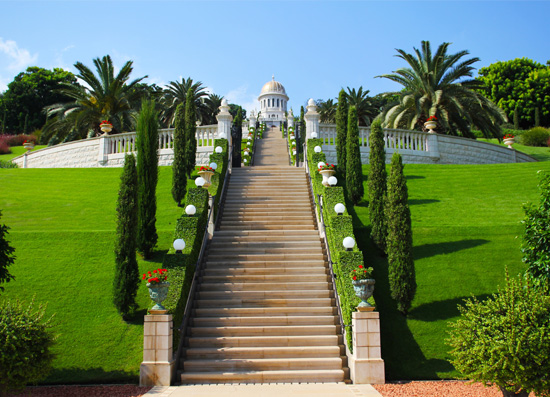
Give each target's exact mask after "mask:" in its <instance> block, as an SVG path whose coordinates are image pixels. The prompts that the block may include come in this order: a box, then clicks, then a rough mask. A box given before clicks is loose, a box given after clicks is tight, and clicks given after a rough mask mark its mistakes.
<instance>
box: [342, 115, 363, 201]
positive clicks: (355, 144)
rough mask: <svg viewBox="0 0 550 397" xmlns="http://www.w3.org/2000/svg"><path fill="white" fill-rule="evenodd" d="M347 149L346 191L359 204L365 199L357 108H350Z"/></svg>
mask: <svg viewBox="0 0 550 397" xmlns="http://www.w3.org/2000/svg"><path fill="white" fill-rule="evenodd" d="M346 141H347V145H348V146H347V148H346V154H347V159H346V167H347V169H346V189H347V191H348V197H349V199H350V200H351V201H352V202H353V204H357V203H359V201H360V200H361V198H362V197H363V193H364V189H363V170H362V168H361V152H360V151H359V121H358V120H357V111H356V109H355V106H351V107H350V108H349V115H348V136H347V140H346Z"/></svg>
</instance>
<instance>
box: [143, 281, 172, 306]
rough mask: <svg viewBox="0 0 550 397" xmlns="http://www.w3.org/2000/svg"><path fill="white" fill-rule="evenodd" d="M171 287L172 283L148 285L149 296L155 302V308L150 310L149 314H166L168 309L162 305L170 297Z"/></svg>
mask: <svg viewBox="0 0 550 397" xmlns="http://www.w3.org/2000/svg"><path fill="white" fill-rule="evenodd" d="M169 286H170V283H166V282H165V283H155V284H151V283H147V288H149V296H150V297H151V299H152V300H153V302H155V306H153V307H152V308H151V310H149V313H153V314H155V312H156V314H161V313H158V312H159V311H164V312H166V308H165V307H164V306H162V305H161V303H162V301H164V300H165V299H166V297H167V296H168V287H169Z"/></svg>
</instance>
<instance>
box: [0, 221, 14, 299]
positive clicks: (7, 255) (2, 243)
mask: <svg viewBox="0 0 550 397" xmlns="http://www.w3.org/2000/svg"><path fill="white" fill-rule="evenodd" d="M1 218H2V211H0V219H1ZM9 229H10V228H9V227H8V226H6V225H2V224H0V284H2V283H9V282H10V280H13V279H14V278H15V277H13V276H12V275H11V274H10V272H9V271H8V266H10V265H13V262H15V254H14V252H15V248H13V247H12V246H11V245H10V243H9V242H8V240H7V239H6V236H7V235H8V230H9ZM0 291H4V287H2V286H1V285H0Z"/></svg>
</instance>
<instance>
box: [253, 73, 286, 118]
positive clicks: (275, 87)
mask: <svg viewBox="0 0 550 397" xmlns="http://www.w3.org/2000/svg"><path fill="white" fill-rule="evenodd" d="M258 101H259V102H260V112H261V113H260V114H259V117H260V119H259V121H260V122H264V123H266V124H267V126H275V127H278V126H280V125H281V123H282V122H284V121H285V120H286V118H285V113H286V111H287V110H286V109H287V103H288V95H286V91H285V87H283V85H282V84H281V83H279V82H278V81H275V76H273V77H272V79H271V81H268V82H267V83H265V84H264V86H263V87H262V92H261V93H260V96H259V97H258Z"/></svg>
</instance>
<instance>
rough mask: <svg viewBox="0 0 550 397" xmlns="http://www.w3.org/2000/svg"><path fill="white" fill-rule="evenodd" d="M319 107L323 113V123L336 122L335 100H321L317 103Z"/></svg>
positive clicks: (320, 112) (321, 113)
mask: <svg viewBox="0 0 550 397" xmlns="http://www.w3.org/2000/svg"><path fill="white" fill-rule="evenodd" d="M317 109H318V111H319V114H320V115H321V123H335V119H336V103H334V100H332V99H327V100H326V101H320V102H319V103H318V104H317Z"/></svg>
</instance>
